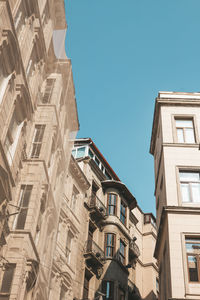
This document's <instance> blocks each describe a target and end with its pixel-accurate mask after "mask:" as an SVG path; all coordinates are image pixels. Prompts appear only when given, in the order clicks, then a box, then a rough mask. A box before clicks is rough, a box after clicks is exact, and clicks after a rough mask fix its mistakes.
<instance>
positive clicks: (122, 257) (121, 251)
mask: <svg viewBox="0 0 200 300" xmlns="http://www.w3.org/2000/svg"><path fill="white" fill-rule="evenodd" d="M125 248H126V245H125V244H124V242H122V240H120V247H119V261H121V263H122V264H123V265H124V264H125Z"/></svg>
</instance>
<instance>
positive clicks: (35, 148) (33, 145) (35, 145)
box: [30, 124, 46, 159]
mask: <svg viewBox="0 0 200 300" xmlns="http://www.w3.org/2000/svg"><path fill="white" fill-rule="evenodd" d="M37 127H41V132H39V137H38V138H37V139H38V141H37V140H36V136H37ZM45 129H46V124H35V126H34V131H33V136H32V142H31V149H30V158H31V159H39V158H40V155H41V149H42V144H43V142H44V141H43V139H44V135H45ZM38 130H39V129H38ZM38 149H39V150H38ZM37 152H39V153H37ZM36 154H37V155H36Z"/></svg>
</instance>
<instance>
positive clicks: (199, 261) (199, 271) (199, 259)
mask: <svg viewBox="0 0 200 300" xmlns="http://www.w3.org/2000/svg"><path fill="white" fill-rule="evenodd" d="M189 239H190V240H197V241H199V247H200V236H199V235H194V236H192V235H185V236H184V248H185V258H186V266H187V276H188V283H189V284H199V283H200V252H199V254H195V253H192V252H191V253H190V252H187V248H186V243H187V240H189ZM191 244H192V243H191ZM195 244H198V242H195ZM188 256H194V257H196V258H197V259H196V261H197V275H198V281H191V280H190V271H189V262H188Z"/></svg>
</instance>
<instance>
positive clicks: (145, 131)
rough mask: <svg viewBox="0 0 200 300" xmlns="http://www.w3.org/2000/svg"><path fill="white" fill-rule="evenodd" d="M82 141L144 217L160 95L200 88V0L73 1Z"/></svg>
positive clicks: (69, 4) (72, 48) (69, 3)
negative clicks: (94, 150)
mask: <svg viewBox="0 0 200 300" xmlns="http://www.w3.org/2000/svg"><path fill="white" fill-rule="evenodd" d="M65 6H66V17H67V24H68V31H67V38H66V52H67V56H68V57H69V58H71V60H72V69H73V76H74V84H75V91H76V98H77V105H78V113H79V121H80V131H79V133H78V137H91V138H92V139H93V140H94V142H95V143H96V145H97V147H98V148H99V150H100V151H101V152H102V153H103V155H104V156H105V158H106V159H107V161H108V162H109V163H110V165H111V166H112V168H113V169H114V170H115V172H116V173H117V174H118V176H119V177H120V179H121V181H123V182H124V183H125V184H126V185H127V187H128V188H129V189H130V191H131V192H132V193H133V194H134V196H135V197H136V199H137V201H138V204H139V205H140V207H141V208H142V209H143V210H144V212H150V211H153V212H154V213H155V199H154V170H153V157H152V156H151V155H150V154H149V145H150V138H151V129H152V121H153V111H154V103H155V100H154V99H155V97H156V96H157V94H158V91H188V92H195V91H196V92H197V91H200V79H199V73H200V16H199V11H200V1H199V0H123V1H122V0H65Z"/></svg>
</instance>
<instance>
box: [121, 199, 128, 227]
mask: <svg viewBox="0 0 200 300" xmlns="http://www.w3.org/2000/svg"><path fill="white" fill-rule="evenodd" d="M122 207H123V208H125V214H124V213H123V211H122ZM123 218H124V221H123ZM119 219H120V221H121V222H122V224H123V225H124V226H126V222H127V221H126V220H127V205H126V203H125V201H124V200H122V199H121V201H120V217H119Z"/></svg>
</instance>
